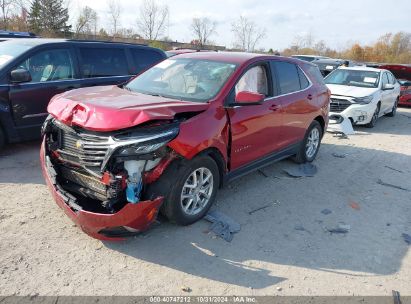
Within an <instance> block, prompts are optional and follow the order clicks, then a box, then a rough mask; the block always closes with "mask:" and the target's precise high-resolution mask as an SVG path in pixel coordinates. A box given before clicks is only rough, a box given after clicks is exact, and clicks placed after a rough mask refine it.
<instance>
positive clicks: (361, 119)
mask: <svg viewBox="0 0 411 304" xmlns="http://www.w3.org/2000/svg"><path fill="white" fill-rule="evenodd" d="M325 83H326V85H327V86H328V88H329V89H330V91H331V104H330V117H333V116H337V117H338V116H339V115H342V116H345V117H347V118H349V119H350V120H351V122H352V124H353V125H366V126H367V127H370V128H372V127H374V126H375V123H376V121H377V119H378V118H379V117H381V116H383V115H387V116H394V115H395V113H396V111H397V104H398V99H399V95H400V84H399V83H398V81H397V79H395V77H394V75H392V74H391V72H389V71H387V70H382V69H374V68H367V67H362V66H361V67H349V68H345V67H342V68H338V69H337V70H335V71H334V72H332V73H331V74H329V75H328V76H327V77H326V78H325Z"/></svg>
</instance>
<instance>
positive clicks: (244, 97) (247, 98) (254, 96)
mask: <svg viewBox="0 0 411 304" xmlns="http://www.w3.org/2000/svg"><path fill="white" fill-rule="evenodd" d="M264 98H265V95H264V94H260V93H254V92H248V91H241V92H238V93H237V95H236V96H235V102H236V103H239V104H242V105H255V104H261V103H262V102H263V101H264Z"/></svg>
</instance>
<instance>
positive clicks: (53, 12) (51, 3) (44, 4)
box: [29, 0, 71, 36]
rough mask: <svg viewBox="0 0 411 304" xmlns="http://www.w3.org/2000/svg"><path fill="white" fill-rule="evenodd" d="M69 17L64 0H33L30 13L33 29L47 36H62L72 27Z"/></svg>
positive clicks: (30, 22) (30, 23)
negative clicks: (68, 23) (69, 23)
mask: <svg viewBox="0 0 411 304" xmlns="http://www.w3.org/2000/svg"><path fill="white" fill-rule="evenodd" d="M68 19H69V14H68V9H67V8H65V7H64V6H63V0H33V2H32V5H31V8H30V13H29V25H30V28H31V30H33V31H35V32H37V33H41V34H42V35H45V36H62V35H65V34H67V32H68V31H69V30H70V28H71V26H69V25H67V22H68Z"/></svg>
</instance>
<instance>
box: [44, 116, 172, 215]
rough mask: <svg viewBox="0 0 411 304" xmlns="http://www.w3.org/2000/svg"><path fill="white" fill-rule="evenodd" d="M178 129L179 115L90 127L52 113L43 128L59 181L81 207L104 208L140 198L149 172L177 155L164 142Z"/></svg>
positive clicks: (109, 210)
mask: <svg viewBox="0 0 411 304" xmlns="http://www.w3.org/2000/svg"><path fill="white" fill-rule="evenodd" d="M178 132H179V122H178V121H177V120H174V121H166V122H165V121H162V122H161V123H155V122H154V123H150V124H147V125H143V126H138V127H135V128H130V129H126V130H120V131H115V132H94V131H90V130H85V129H83V128H80V127H76V126H68V125H65V124H63V123H61V122H59V121H58V120H56V119H54V118H53V117H52V116H49V118H48V119H47V120H46V122H45V123H44V125H43V128H42V133H43V135H44V136H45V143H46V146H45V148H46V153H47V155H48V156H49V157H50V160H51V162H52V163H53V166H54V168H55V170H56V181H57V183H58V184H59V185H60V186H61V187H62V188H63V189H64V190H65V191H66V192H68V193H70V194H71V195H73V196H74V197H75V198H76V203H77V204H78V205H79V206H80V207H81V208H82V209H83V210H86V211H91V212H97V213H107V214H110V213H115V212H117V211H118V210H120V209H121V208H123V207H124V206H125V205H126V204H127V203H131V204H136V203H138V202H139V201H140V199H141V196H142V193H143V192H144V187H145V185H146V184H147V183H150V182H152V181H154V179H155V178H153V176H150V173H152V171H155V170H154V169H155V168H156V167H164V168H165V165H166V164H168V163H169V162H170V160H171V159H172V158H173V157H176V155H175V154H173V152H172V151H171V150H170V148H168V147H167V146H166V144H167V143H168V142H169V141H171V140H172V139H174V138H175V137H176V136H177V135H178ZM157 175H158V174H157ZM72 208H73V207H72Z"/></svg>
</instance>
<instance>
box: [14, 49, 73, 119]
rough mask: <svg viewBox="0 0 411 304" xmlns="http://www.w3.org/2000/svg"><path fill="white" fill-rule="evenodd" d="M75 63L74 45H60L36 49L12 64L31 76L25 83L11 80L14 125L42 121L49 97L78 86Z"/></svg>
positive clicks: (45, 113) (45, 114)
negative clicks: (72, 47)
mask: <svg viewBox="0 0 411 304" xmlns="http://www.w3.org/2000/svg"><path fill="white" fill-rule="evenodd" d="M75 63H76V58H75V54H74V52H73V49H71V48H70V46H60V45H59V46H47V47H46V48H45V47H43V48H42V49H39V50H36V51H35V52H34V53H31V54H30V55H28V56H27V57H26V58H24V59H23V60H22V61H21V62H20V63H18V64H17V65H16V66H15V67H14V68H13V69H16V68H24V69H26V70H28V71H29V72H30V74H31V77H32V80H31V81H30V82H27V83H19V84H12V83H10V90H9V100H10V103H11V107H12V113H13V119H14V122H15V124H16V126H20V127H28V126H39V125H41V124H42V123H43V121H44V119H45V118H46V116H47V105H48V103H49V101H50V99H51V98H52V97H53V96H54V95H56V94H59V93H62V92H64V91H67V90H70V89H73V88H76V87H79V82H80V81H79V79H76V64H75Z"/></svg>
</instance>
